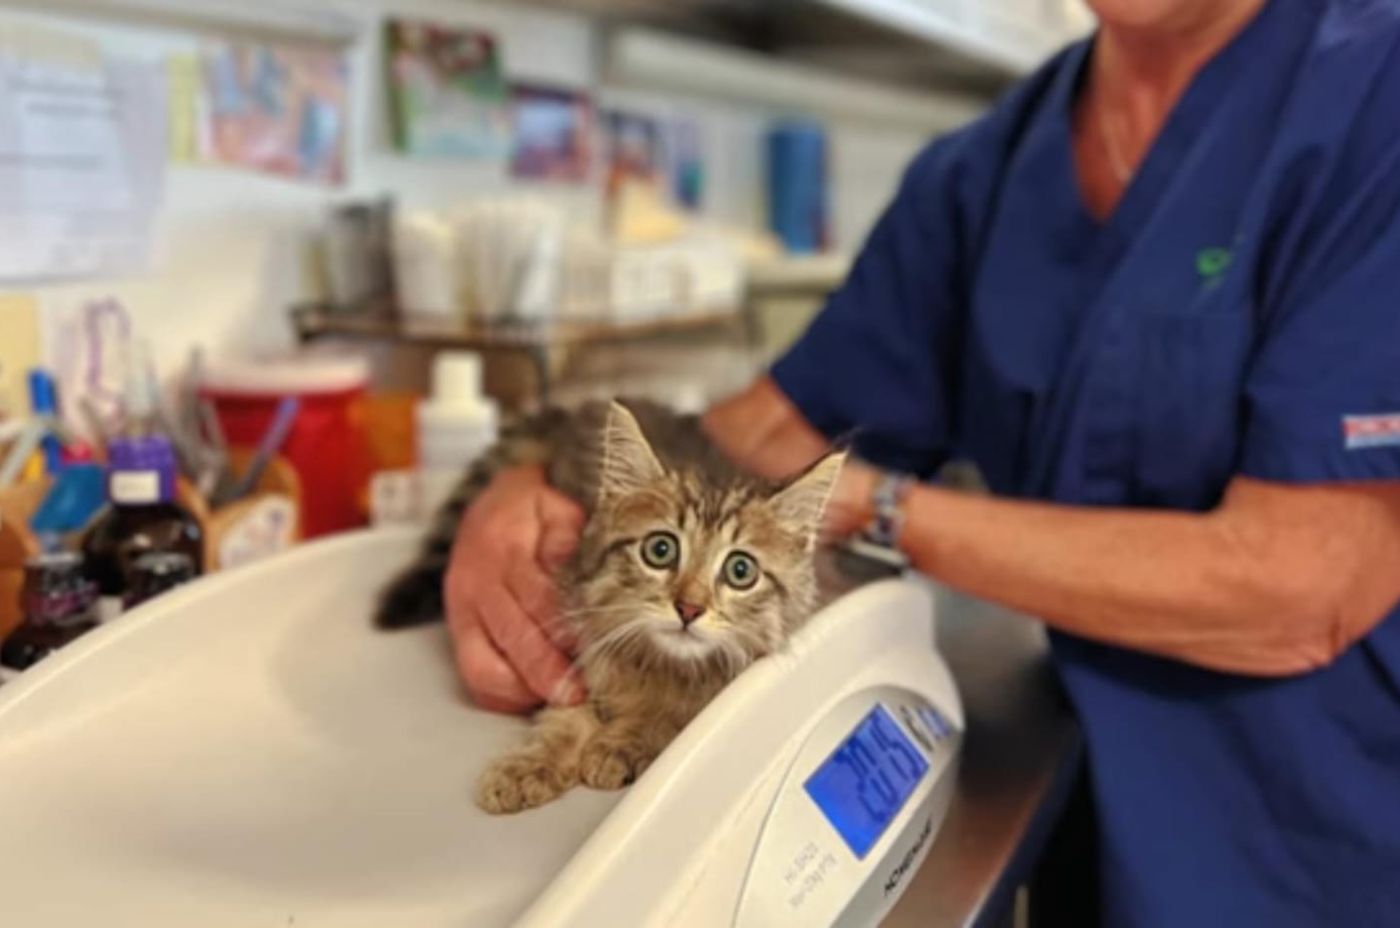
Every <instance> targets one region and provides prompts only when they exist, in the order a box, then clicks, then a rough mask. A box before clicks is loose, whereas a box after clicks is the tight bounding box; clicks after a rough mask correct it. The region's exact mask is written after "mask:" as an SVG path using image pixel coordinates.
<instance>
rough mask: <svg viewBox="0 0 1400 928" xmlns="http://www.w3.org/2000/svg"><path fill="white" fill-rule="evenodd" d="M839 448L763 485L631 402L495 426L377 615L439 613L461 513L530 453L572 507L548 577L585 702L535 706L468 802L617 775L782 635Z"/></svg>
mask: <svg viewBox="0 0 1400 928" xmlns="http://www.w3.org/2000/svg"><path fill="white" fill-rule="evenodd" d="M843 457H844V456H843V455H841V454H832V455H828V456H827V457H826V458H823V459H822V460H821V461H818V462H817V463H816V464H815V465H813V466H812V467H811V468H810V469H809V470H808V471H806V472H805V473H804V474H802V475H800V476H798V477H797V478H795V479H793V480H790V481H787V482H785V483H781V484H777V483H772V482H769V481H765V480H762V479H759V478H756V477H753V476H750V475H747V474H745V473H743V472H742V471H740V470H738V469H737V468H735V467H733V466H732V465H730V464H729V463H728V462H727V461H726V460H725V458H724V457H723V456H722V455H721V454H720V453H719V452H718V451H717V450H716V449H715V448H714V447H713V446H712V445H711V444H710V443H709V442H708V441H707V440H706V439H705V437H704V435H703V433H702V432H701V430H700V427H699V422H698V420H697V419H695V418H694V417H679V416H676V415H674V414H672V413H670V412H669V411H667V410H665V409H663V408H661V407H659V406H655V405H652V404H647V403H631V402H629V403H628V405H623V404H621V403H612V404H601V403H598V404H589V405H587V406H584V407H582V408H581V409H580V410H578V411H576V412H574V413H563V412H557V411H556V412H549V413H545V414H543V415H542V416H539V417H536V418H535V419H532V420H529V421H528V422H526V423H524V424H523V425H522V426H520V427H519V428H517V429H515V430H514V431H512V432H511V433H509V434H507V435H506V436H505V437H503V439H502V441H501V442H500V443H498V445H497V447H496V448H495V449H494V450H493V451H492V452H491V453H490V454H488V455H487V457H486V458H485V459H484V460H483V461H481V462H480V463H479V464H478V465H477V466H476V467H475V468H474V469H473V471H472V473H470V474H469V475H468V478H467V479H466V480H465V481H464V482H463V485H462V487H461V488H460V489H459V491H458V493H457V494H455V495H454V498H453V499H452V500H450V501H449V503H448V505H447V506H446V507H444V511H443V513H442V514H441V515H440V516H439V519H438V522H437V524H436V525H435V526H434V531H433V532H432V534H431V535H430V537H429V539H428V540H427V542H426V544H425V546H424V551H423V555H422V557H421V558H420V560H419V562H418V563H417V564H415V565H414V566H412V567H410V568H409V569H408V570H407V571H406V572H405V573H404V574H402V575H401V576H400V577H399V578H398V579H397V580H396V581H395V582H394V583H393V584H392V585H391V586H390V587H389V588H388V589H387V590H386V591H385V594H384V597H383V599H382V601H381V605H380V610H379V613H378V616H377V622H378V624H379V625H380V626H382V627H396V626H402V625H407V624H414V623H415V622H417V621H422V620H425V619H429V618H437V617H439V616H440V615H441V613H442V599H441V597H442V592H441V588H442V576H443V572H444V570H445V567H446V562H447V556H448V554H449V552H450V550H451V544H452V536H453V533H454V532H455V530H456V525H457V522H458V520H459V519H460V516H461V512H462V510H463V509H465V508H466V506H467V505H469V503H470V501H471V499H473V498H474V496H475V494H476V493H477V492H479V491H480V489H481V488H482V487H484V486H485V485H486V483H489V482H490V478H491V476H492V475H494V474H495V473H496V472H498V471H499V470H501V469H502V468H503V467H507V466H512V465H516V464H521V463H530V462H539V463H544V464H546V466H547V471H548V474H549V478H550V482H551V484H552V485H553V486H555V487H556V488H558V489H560V490H561V491H563V492H565V493H567V494H569V495H570V496H572V497H573V498H574V499H576V500H578V501H579V502H580V503H581V504H582V505H583V506H584V508H585V510H586V511H587V512H588V520H587V523H586V524H585V526H584V530H583V535H582V537H581V539H580V542H579V546H578V550H577V552H576V553H575V555H574V557H573V558H572V560H571V561H570V563H569V564H568V565H566V567H565V568H564V570H563V572H562V574H561V576H560V578H559V582H560V593H561V596H560V598H561V603H562V606H563V608H562V614H563V617H564V619H565V620H566V621H569V622H570V623H572V625H573V628H574V630H575V632H576V634H577V637H578V641H579V653H578V658H577V663H578V666H579V669H580V670H581V672H582V675H583V678H584V682H585V683H586V685H587V688H588V699H587V700H586V701H585V702H584V703H583V704H581V705H578V706H573V707H568V708H547V709H543V710H541V711H540V712H539V713H537V714H536V716H535V719H534V726H533V728H532V729H531V731H530V734H529V735H528V737H527V739H526V740H525V742H524V743H523V744H522V745H521V746H519V747H518V748H516V749H515V750H513V751H511V752H510V753H508V754H506V755H505V756H503V757H501V758H499V759H497V760H496V761H495V762H494V763H492V764H491V765H490V766H489V767H488V768H487V769H486V771H485V772H484V773H483V774H482V776H481V778H480V779H479V781H478V783H477V789H476V801H477V804H478V805H480V806H481V807H482V808H483V809H485V810H486V811H488V812H493V813H506V812H517V811H520V810H521V809H527V808H531V807H534V806H539V805H542V804H544V803H546V802H549V801H550V800H552V799H554V798H555V797H557V796H559V795H560V794H561V793H563V792H564V791H566V790H568V789H570V788H571V787H573V786H575V785H577V784H579V783H583V784H585V785H587V786H591V787H594V788H597V789H617V788H619V787H621V786H624V785H626V784H628V783H630V782H632V781H633V780H634V779H636V777H637V776H638V775H640V774H641V773H642V771H643V770H645V769H646V767H647V765H649V764H650V763H651V762H652V761H653V760H654V759H655V758H656V756H657V755H658V754H660V753H661V751H662V750H663V749H664V748H665V747H666V745H667V744H669V743H670V742H671V740H672V739H673V738H674V737H675V736H676V734H677V733H678V732H679V731H680V730H681V729H682V728H683V727H684V726H685V725H686V724H687V723H688V722H689V721H690V720H691V719H692V718H693V717H694V716H695V715H696V713H698V712H699V711H700V710H701V709H702V708H703V707H704V706H705V704H706V703H708V702H709V701H710V699H711V698H713V697H714V695H715V694H716V693H717V692H719V690H720V689H721V688H723V687H724V686H725V685H726V684H727V683H728V682H729V681H730V680H732V679H733V678H734V677H735V676H736V675H737V674H738V673H739V672H740V671H742V670H743V669H744V668H745V667H747V666H748V665H749V664H751V663H753V661H755V660H757V659H758V658H760V657H763V656H764V655H767V654H770V653H772V652H773V651H774V650H776V649H778V648H779V647H781V646H782V645H783V643H784V642H785V641H786V640H787V638H788V636H789V635H790V634H791V633H792V631H793V630H794V629H795V628H796V627H797V626H798V625H799V624H800V623H801V622H802V621H803V620H804V619H805V618H806V617H807V615H808V614H809V613H810V611H811V609H812V607H813V605H814V601H815V598H816V579H815V574H814V569H813V561H812V555H813V551H814V548H815V546H816V539H817V530H818V527H819V525H820V522H821V516H822V511H823V509H824V508H825V505H826V500H827V497H828V495H829V494H830V492H831V487H832V484H833V483H834V481H835V479H836V475H837V473H838V472H839V470H840V467H841V463H842V460H843Z"/></svg>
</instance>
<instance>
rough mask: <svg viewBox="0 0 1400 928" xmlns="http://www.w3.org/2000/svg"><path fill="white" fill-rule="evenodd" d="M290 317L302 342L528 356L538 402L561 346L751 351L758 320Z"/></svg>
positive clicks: (328, 313) (314, 306)
mask: <svg viewBox="0 0 1400 928" xmlns="http://www.w3.org/2000/svg"><path fill="white" fill-rule="evenodd" d="M291 321H292V327H293V329H294V331H295V333H296V336H297V338H298V340H299V341H301V342H303V343H306V342H311V341H316V340H320V339H326V338H341V339H351V340H361V341H364V340H370V341H379V342H386V343H391V344H399V345H411V346H415V347H419V348H428V349H432V350H460V351H476V352H480V353H482V354H483V355H490V354H493V353H508V354H516V355H519V356H522V357H524V358H526V359H527V360H528V361H529V362H530V364H531V366H532V368H533V371H534V377H535V399H536V401H537V402H539V403H545V402H549V400H550V398H551V394H552V391H553V387H554V374H553V372H554V370H555V367H556V363H557V361H558V359H559V356H560V354H561V353H563V352H567V351H576V350H579V349H586V348H589V347H592V346H602V345H620V344H629V343H640V342H653V341H675V340H684V339H686V338H690V337H695V336H700V335H705V336H710V337H713V336H716V335H720V336H727V337H728V338H729V339H731V340H732V341H733V342H734V343H735V344H737V345H739V346H740V347H742V348H745V349H748V348H752V347H753V345H754V343H755V340H756V338H757V329H756V323H755V320H754V317H753V314H752V313H751V312H750V311H749V310H748V309H747V308H736V309H733V310H728V311H724V312H716V313H706V314H704V315H691V316H675V317H665V318H658V319H648V320H641V321H637V322H611V321H609V322H603V321H586V320H562V321H554V322H548V323H533V322H518V321H503V322H496V323H490V324H482V323H467V322H463V321H460V320H455V319H443V318H440V317H432V316H425V315H415V314H414V313H411V312H408V313H400V314H394V313H391V312H389V311H387V310H381V311H361V310H351V309H346V308H343V307H335V306H331V305H329V304H326V303H305V304H301V305H298V306H295V307H293V308H292V310H291Z"/></svg>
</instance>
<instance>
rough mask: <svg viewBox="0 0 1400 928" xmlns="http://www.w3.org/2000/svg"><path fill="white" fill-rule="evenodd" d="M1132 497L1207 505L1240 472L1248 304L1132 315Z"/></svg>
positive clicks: (1158, 503) (1168, 504)
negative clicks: (1191, 312)
mask: <svg viewBox="0 0 1400 928" xmlns="http://www.w3.org/2000/svg"><path fill="white" fill-rule="evenodd" d="M1129 328H1130V330H1131V335H1130V336H1129V338H1128V339H1127V341H1128V343H1129V344H1130V345H1131V346H1132V349H1133V350H1131V351H1130V352H1129V356H1130V363H1131V367H1130V368H1129V377H1130V378H1131V382H1132V384H1133V393H1134V394H1135V399H1136V402H1135V403H1134V404H1133V413H1134V415H1133V423H1132V427H1133V430H1134V433H1133V454H1134V457H1135V459H1136V460H1135V467H1134V468H1133V471H1134V481H1135V483H1134V486H1133V487H1132V489H1131V497H1132V501H1133V502H1134V503H1135V504H1137V505H1142V506H1151V507H1161V508H1171V509H1193V510H1204V509H1209V508H1211V507H1212V506H1214V505H1215V504H1216V503H1217V502H1218V501H1219V496H1218V488H1223V487H1224V486H1225V485H1226V484H1227V483H1228V482H1229V480H1230V478H1231V476H1232V475H1233V474H1234V472H1235V470H1236V468H1237V465H1238V461H1239V452H1240V436H1241V435H1242V434H1243V431H1244V416H1245V413H1246V410H1245V408H1244V401H1243V398H1242V397H1243V386H1244V380H1245V375H1246V373H1247V365H1248V359H1249V354H1250V345H1251V342H1252V340H1253V335H1254V325H1253V318H1252V313H1251V312H1250V311H1249V309H1248V307H1239V308H1237V309H1233V310H1225V311H1215V312H1209V313H1200V314H1190V315H1184V314H1169V313H1162V312H1154V313H1150V314H1148V315H1146V316H1144V317H1142V318H1141V319H1139V320H1134V321H1133V322H1132V323H1129Z"/></svg>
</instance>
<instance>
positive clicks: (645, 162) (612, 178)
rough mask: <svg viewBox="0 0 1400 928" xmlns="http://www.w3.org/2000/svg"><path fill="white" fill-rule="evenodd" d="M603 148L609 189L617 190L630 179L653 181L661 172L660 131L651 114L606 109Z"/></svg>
mask: <svg viewBox="0 0 1400 928" xmlns="http://www.w3.org/2000/svg"><path fill="white" fill-rule="evenodd" d="M603 150H604V152H605V158H606V162H605V166H606V170H605V176H606V178H607V187H608V189H609V190H616V189H617V187H618V186H619V185H621V184H622V183H623V182H624V181H627V180H641V181H648V182H650V181H655V180H657V179H658V177H659V175H660V171H661V130H660V128H659V127H658V126H657V123H656V120H654V119H652V118H651V117H649V116H643V115H641V114H639V113H630V112H626V111H624V110H605V111H604V112H603Z"/></svg>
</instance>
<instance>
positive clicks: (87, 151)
mask: <svg viewBox="0 0 1400 928" xmlns="http://www.w3.org/2000/svg"><path fill="white" fill-rule="evenodd" d="M164 93H165V84H164V74H163V71H162V68H161V67H160V65H158V64H156V63H151V62H142V61H134V60H125V59H118V58H110V57H105V56H104V55H103V54H102V53H101V51H100V50H99V49H98V48H97V47H96V46H95V45H93V44H92V43H89V42H87V41H85V40H82V39H77V38H73V37H70V36H67V35H66V34H63V33H58V32H53V31H49V30H40V29H35V28H31V27H14V26H9V27H5V28H0V281H3V280H45V279H54V278H69V277H85V276H94V275H103V276H107V275H112V274H119V273H127V272H131V271H133V270H138V269H140V268H141V267H143V266H144V265H145V264H146V263H147V261H148V260H149V257H150V250H151V239H152V229H153V225H154V219H155V214H156V211H157V209H158V208H159V205H160V201H161V196H162V193H163V190H164V183H165V162H166V159H165V154H166V144H165V139H166V130H165V118H166V111H165V97H164Z"/></svg>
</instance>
